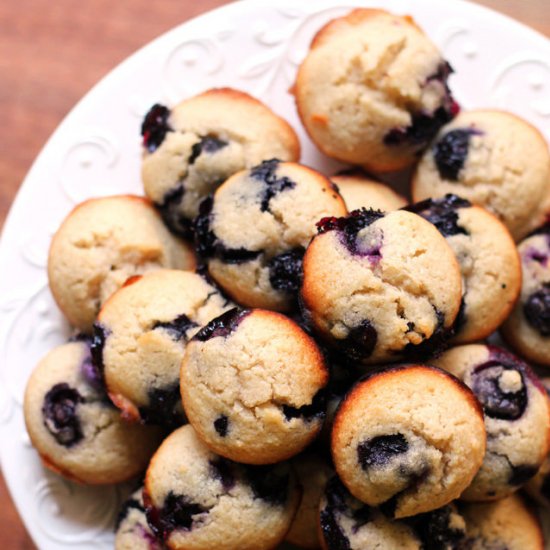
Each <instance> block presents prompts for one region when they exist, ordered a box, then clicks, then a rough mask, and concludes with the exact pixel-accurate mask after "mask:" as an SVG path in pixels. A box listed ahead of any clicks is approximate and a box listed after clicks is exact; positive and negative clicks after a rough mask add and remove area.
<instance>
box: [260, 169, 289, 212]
mask: <svg viewBox="0 0 550 550" xmlns="http://www.w3.org/2000/svg"><path fill="white" fill-rule="evenodd" d="M279 162H280V161H279V160H277V159H271V160H264V161H263V162H262V163H261V164H260V165H258V166H255V167H254V168H252V170H251V171H250V175H251V177H253V178H254V179H256V180H258V181H261V182H262V183H264V184H265V188H264V189H263V190H262V193H261V195H260V199H261V203H260V209H261V211H262V212H266V211H267V210H269V202H270V201H271V199H272V198H273V197H274V196H275V195H278V194H279V193H282V192H283V191H286V190H287V189H293V188H294V187H296V182H294V181H292V180H291V179H290V178H287V177H286V176H283V177H282V178H278V177H277V168H278V167H279Z"/></svg>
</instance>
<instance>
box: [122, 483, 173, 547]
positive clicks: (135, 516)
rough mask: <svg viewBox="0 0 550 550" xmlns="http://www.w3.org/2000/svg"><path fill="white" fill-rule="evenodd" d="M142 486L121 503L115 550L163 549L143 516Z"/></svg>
mask: <svg viewBox="0 0 550 550" xmlns="http://www.w3.org/2000/svg"><path fill="white" fill-rule="evenodd" d="M142 493H143V487H140V488H139V489H138V490H137V491H135V492H134V493H133V494H132V495H131V496H130V498H129V499H128V500H126V502H125V503H124V504H123V506H122V510H121V511H120V513H119V515H118V518H117V524H116V534H115V550H163V545H162V543H161V542H160V541H159V540H158V539H157V537H155V535H154V533H153V531H152V529H151V527H149V524H148V523H147V517H146V516H145V506H144V504H143V494H142Z"/></svg>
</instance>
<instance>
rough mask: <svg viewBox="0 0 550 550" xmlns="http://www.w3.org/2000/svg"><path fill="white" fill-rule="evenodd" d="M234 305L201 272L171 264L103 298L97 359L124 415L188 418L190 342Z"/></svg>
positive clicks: (173, 420)
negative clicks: (183, 379) (183, 390)
mask: <svg viewBox="0 0 550 550" xmlns="http://www.w3.org/2000/svg"><path fill="white" fill-rule="evenodd" d="M230 307H231V304H230V303H229V302H228V301H227V300H226V299H225V298H224V297H223V296H222V295H221V294H220V292H219V291H218V290H217V289H216V288H214V287H213V286H212V285H210V284H209V283H207V282H206V280H205V279H203V278H202V277H201V276H200V275H198V274H196V273H192V272H190V271H176V270H168V269H166V270H159V271H155V272H152V273H148V274H147V275H144V276H142V277H135V278H134V279H130V280H129V281H128V282H127V283H126V284H125V286H124V287H122V288H121V289H120V290H119V291H118V292H116V293H115V294H114V295H113V296H112V297H111V298H110V299H109V300H108V301H107V302H106V303H105V305H104V306H103V308H102V309H101V311H100V313H99V316H98V318H97V321H96V323H95V324H94V345H93V352H94V355H93V358H94V364H95V365H96V367H97V369H98V370H99V371H100V372H101V373H102V374H103V376H104V378H105V384H106V386H107V392H108V393H109V396H110V398H111V399H112V401H113V403H115V405H116V406H117V407H119V408H120V409H121V410H122V411H123V413H124V414H125V416H126V417H128V418H130V419H134V420H141V421H143V422H146V423H152V424H162V425H169V426H175V425H176V426H177V425H179V424H181V423H182V422H183V421H184V417H183V411H182V408H181V399H180V393H179V372H180V365H181V361H182V358H183V354H184V351H185V347H186V345H187V342H188V341H189V339H190V338H191V337H192V336H193V335H194V334H195V333H196V332H197V331H198V330H199V329H200V328H201V327H202V326H204V325H205V324H206V323H208V322H209V321H210V320H211V319H213V318H214V317H217V316H218V315H220V313H222V312H224V311H226V310H227V309H228V308H230Z"/></svg>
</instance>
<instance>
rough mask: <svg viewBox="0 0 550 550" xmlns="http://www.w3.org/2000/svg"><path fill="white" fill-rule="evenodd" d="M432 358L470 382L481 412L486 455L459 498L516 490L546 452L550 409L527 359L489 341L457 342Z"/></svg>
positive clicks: (495, 496)
mask: <svg viewBox="0 0 550 550" xmlns="http://www.w3.org/2000/svg"><path fill="white" fill-rule="evenodd" d="M432 362H433V364H434V365H436V366H438V367H440V368H443V369H445V370H446V371H447V372H450V373H451V374H453V375H454V376H456V377H457V378H459V379H460V380H462V381H463V382H464V383H465V384H466V385H467V386H468V387H469V388H471V390H472V391H473V392H474V395H475V396H476V397H477V399H478V401H479V402H480V403H481V405H482V406H483V412H484V415H485V428H486V430H487V451H486V454H485V458H484V459H483V464H482V466H481V468H480V470H479V472H478V473H477V474H476V477H475V478H474V480H473V481H472V484H471V485H470V486H469V487H468V488H467V489H466V491H464V493H463V494H462V497H461V498H463V499H466V500H493V499H498V498H503V497H505V496H507V495H509V494H511V493H512V492H513V491H516V490H517V489H518V488H519V487H521V486H522V485H524V484H525V483H526V482H527V481H528V480H529V479H530V478H532V477H533V476H534V475H535V474H536V473H537V470H538V469H539V468H540V466H541V464H542V462H543V461H544V459H545V458H546V455H547V453H548V445H549V439H548V436H549V430H550V411H549V407H548V397H547V395H546V391H545V390H544V387H543V386H542V384H541V383H540V381H539V380H538V379H537V377H536V376H535V374H534V373H533V371H532V370H531V369H530V368H529V366H528V365H527V364H526V363H524V362H523V361H521V360H520V359H519V358H518V357H515V356H514V355H512V354H511V353H509V352H507V351H506V350H504V349H501V348H496V347H493V346H487V345H484V344H473V345H469V346H458V347H456V348H452V349H450V350H448V351H447V352H445V353H444V354H443V355H442V356H441V357H439V358H438V359H437V360H434V361H432Z"/></svg>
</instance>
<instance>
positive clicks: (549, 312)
mask: <svg viewBox="0 0 550 550" xmlns="http://www.w3.org/2000/svg"><path fill="white" fill-rule="evenodd" d="M523 313H524V315H525V318H526V319H527V322H528V323H529V324H530V325H531V326H532V327H533V328H534V329H535V330H537V331H538V332H539V334H541V335H542V336H550V283H545V284H544V286H543V287H542V288H541V289H540V290H537V292H534V293H533V294H531V296H529V298H527V301H526V302H525V303H524V304H523Z"/></svg>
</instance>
